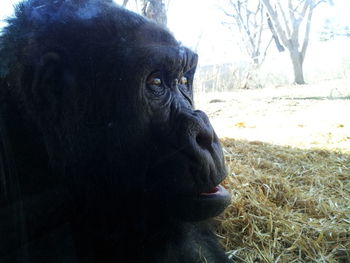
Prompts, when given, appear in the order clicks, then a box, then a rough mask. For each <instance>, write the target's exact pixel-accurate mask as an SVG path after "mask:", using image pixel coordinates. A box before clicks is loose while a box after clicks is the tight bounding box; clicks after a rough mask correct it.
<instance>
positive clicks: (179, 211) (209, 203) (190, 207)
mask: <svg viewBox="0 0 350 263" xmlns="http://www.w3.org/2000/svg"><path fill="white" fill-rule="evenodd" d="M230 201H231V195H230V193H229V192H228V191H227V190H226V189H225V188H224V187H223V186H222V185H220V184H219V185H218V186H216V187H214V188H213V189H212V190H210V191H209V192H205V193H201V194H199V195H197V196H195V197H188V196H186V197H180V198H179V199H178V200H177V202H175V209H174V211H176V216H177V217H178V218H179V219H181V220H183V221H187V222H195V221H203V220H206V219H209V218H212V217H215V216H217V215H219V214H220V213H221V212H222V211H224V209H225V208H226V207H227V206H228V205H229V203H230Z"/></svg>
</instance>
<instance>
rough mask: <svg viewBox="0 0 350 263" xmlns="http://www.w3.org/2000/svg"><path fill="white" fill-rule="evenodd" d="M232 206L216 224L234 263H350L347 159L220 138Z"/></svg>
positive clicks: (323, 152)
mask: <svg viewBox="0 0 350 263" xmlns="http://www.w3.org/2000/svg"><path fill="white" fill-rule="evenodd" d="M222 142H223V146H224V149H225V154H226V161H227V164H228V166H229V169H230V173H231V176H229V177H228V178H227V180H226V181H225V186H226V188H228V189H230V191H231V193H232V204H231V205H230V206H229V207H228V209H227V210H226V211H225V213H224V214H223V215H222V216H221V217H220V218H219V219H218V220H219V227H218V235H219V236H222V243H223V244H224V246H225V248H226V249H227V251H229V254H230V255H231V256H232V257H233V258H234V259H235V261H236V262H344V263H345V262H350V155H349V154H348V153H341V152H334V151H327V150H316V149H311V150H310V149H309V150H305V149H296V148H292V147H283V146H276V145H272V144H268V143H262V142H258V141H255V142H254V141H253V142H248V141H242V140H233V139H223V140H222Z"/></svg>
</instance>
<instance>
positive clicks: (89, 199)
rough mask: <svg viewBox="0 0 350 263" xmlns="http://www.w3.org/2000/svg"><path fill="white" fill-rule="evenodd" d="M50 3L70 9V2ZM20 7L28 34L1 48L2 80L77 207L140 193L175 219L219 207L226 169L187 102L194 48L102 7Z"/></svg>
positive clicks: (202, 215) (203, 119)
mask: <svg viewBox="0 0 350 263" xmlns="http://www.w3.org/2000/svg"><path fill="white" fill-rule="evenodd" d="M72 2H74V1H72ZM78 2H79V1H78ZM92 2H93V1H92ZM38 3H40V1H38ZM60 3H61V5H62V6H57V7H55V8H58V9H59V8H61V9H62V10H63V9H64V10H70V9H69V8H70V6H69V5H70V3H71V1H63V2H60ZM30 8H32V9H29V10H26V11H25V12H24V13H25V14H27V15H28V14H32V16H31V17H30V19H31V20H32V24H30V27H29V28H26V26H23V27H24V28H23V29H22V30H24V31H26V30H27V32H24V33H26V35H27V36H30V37H29V38H28V39H25V38H24V39H22V40H21V41H20V42H19V43H17V45H18V47H17V49H15V51H13V50H11V52H10V53H11V54H12V55H13V56H14V57H16V58H17V61H16V62H15V63H13V64H12V65H10V74H9V81H10V82H11V81H12V82H13V83H19V85H18V87H17V89H18V92H17V93H18V95H19V96H21V97H22V98H21V99H22V100H23V101H24V102H25V103H24V105H25V107H27V109H28V112H30V114H31V115H32V118H33V119H34V120H35V122H37V125H38V127H39V129H40V130H41V132H42V133H43V140H44V143H45V145H46V148H47V152H48V155H49V158H50V159H51V160H52V162H51V163H53V164H55V163H57V167H60V168H59V169H58V171H57V172H58V173H61V174H62V177H63V176H64V177H65V178H69V179H68V180H67V182H68V183H67V184H68V186H69V189H70V191H71V193H72V195H73V196H75V198H76V200H78V201H77V202H78V203H79V207H80V209H84V208H83V207H85V206H86V207H88V208H87V209H91V207H94V208H98V209H102V210H101V211H102V213H103V211H104V210H113V207H118V206H119V205H120V204H118V203H120V202H124V203H125V206H129V205H130V204H129V202H130V203H131V202H132V201H131V200H134V198H135V199H136V198H141V199H142V198H144V199H145V200H148V202H151V203H152V204H150V203H147V202H146V201H145V204H146V206H147V205H150V206H152V207H156V208H157V209H158V210H161V209H164V211H167V213H166V214H167V215H169V214H170V215H171V216H174V217H177V218H180V219H181V220H185V221H192V220H204V219H207V218H210V217H213V216H216V215H217V214H218V213H220V212H221V211H222V210H223V209H224V208H225V207H226V205H227V204H228V202H229V194H228V193H227V191H226V190H225V189H224V188H223V187H221V186H220V182H221V181H222V180H223V179H224V177H225V175H226V170H225V165H224V158H223V154H222V149H221V146H220V143H219V140H218V138H217V136H216V134H215V132H214V130H213V128H212V126H211V124H210V122H209V120H208V117H207V116H206V115H205V113H204V112H202V111H199V110H195V109H194V104H193V86H192V83H193V78H194V73H195V69H196V66H197V55H196V54H195V53H193V52H192V51H191V50H189V49H187V48H185V47H183V46H182V45H180V44H179V43H178V42H177V41H176V40H175V39H174V38H173V36H172V35H171V34H170V33H169V32H167V31H166V30H164V29H162V28H160V27H158V26H157V25H155V24H153V23H152V22H150V21H148V20H146V19H143V18H141V17H139V16H137V15H135V14H132V13H130V12H128V11H126V10H123V9H121V8H118V7H116V6H115V5H112V4H111V5H110V7H109V8H108V9H103V8H100V9H99V8H98V4H96V7H94V8H95V10H100V11H96V14H95V13H94V14H91V15H85V16H82V15H81V14H82V13H81V12H82V11H81V10H80V9H79V8H78V9H77V8H76V5H75V6H74V8H71V10H73V11H71V12H67V13H66V14H65V17H63V18H61V19H57V17H55V16H52V14H51V13H52V10H51V9H49V8H48V9H47V10H45V8H46V7H45V5H41V6H37V7H35V6H34V7H33V6H31V7H30ZM82 8H86V7H82ZM74 10H75V11H74ZM79 10H80V11H79ZM50 15H51V18H50V19H48V18H45V19H43V18H44V17H45V16H49V17H50ZM33 25H35V26H33ZM38 27H39V28H41V30H39V31H38V30H36V28H38ZM5 51H6V50H5ZM11 71H12V72H11ZM11 77H12V79H11ZM15 79H16V80H15ZM17 79H19V81H17ZM64 180H65V179H64ZM101 207H102V208H101ZM145 209H146V208H145ZM119 216H120V214H119Z"/></svg>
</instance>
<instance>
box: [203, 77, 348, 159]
mask: <svg viewBox="0 0 350 263" xmlns="http://www.w3.org/2000/svg"><path fill="white" fill-rule="evenodd" d="M196 108H198V109H201V110H203V111H205V112H206V113H207V114H208V115H209V118H210V120H211V122H212V124H213V126H214V128H215V130H216V132H217V134H218V135H219V137H221V138H223V137H228V138H235V139H246V140H249V141H263V142H268V143H272V144H277V145H290V146H293V147H298V148H322V149H328V150H339V151H341V152H350V78H349V79H338V80H329V81H323V82H320V83H315V84H308V85H302V86H295V85H291V86H287V87H277V88H269V89H255V90H236V91H233V92H227V93H206V94H196Z"/></svg>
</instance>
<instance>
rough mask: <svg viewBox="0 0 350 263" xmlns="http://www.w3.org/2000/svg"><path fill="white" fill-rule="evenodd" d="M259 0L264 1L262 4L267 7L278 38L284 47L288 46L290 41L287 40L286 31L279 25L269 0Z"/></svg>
mask: <svg viewBox="0 0 350 263" xmlns="http://www.w3.org/2000/svg"><path fill="white" fill-rule="evenodd" d="M261 1H262V2H263V3H264V5H265V7H266V9H267V12H268V13H269V15H270V18H271V20H272V21H273V24H274V27H275V29H276V31H277V34H278V36H279V38H280V39H281V41H282V43H283V45H284V46H286V47H290V43H289V40H288V38H287V36H286V33H285V32H284V31H283V29H282V27H281V22H280V21H279V19H278V16H277V13H276V12H275V11H274V10H273V8H272V6H271V4H270V1H269V0H261Z"/></svg>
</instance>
